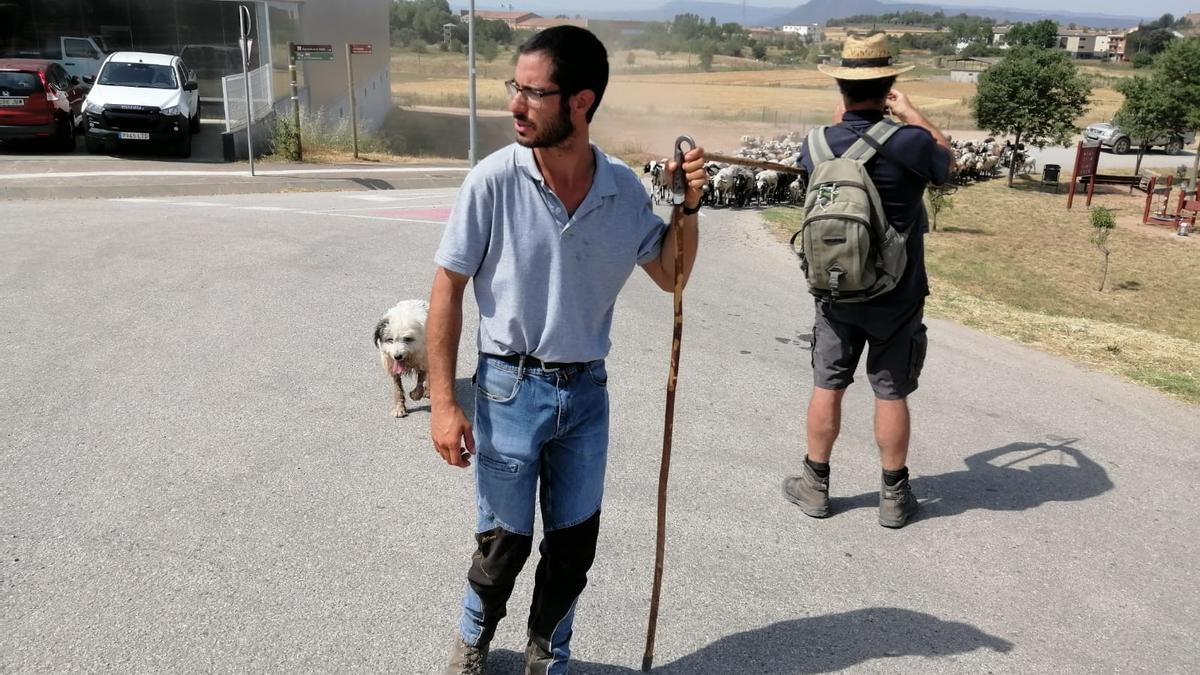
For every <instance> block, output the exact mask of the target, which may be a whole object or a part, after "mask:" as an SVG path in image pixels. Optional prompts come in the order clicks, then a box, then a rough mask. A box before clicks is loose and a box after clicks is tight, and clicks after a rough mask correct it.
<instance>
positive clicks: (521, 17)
mask: <svg viewBox="0 0 1200 675" xmlns="http://www.w3.org/2000/svg"><path fill="white" fill-rule="evenodd" d="M470 14H471V10H469V9H463V10H459V12H458V15H459V16H460V17H461V18H462V19H463V20H464V21H466V22H468V23H469V22H470V21H471V19H470V16H469V15H470ZM475 16H477V17H479V18H480V19H485V20H487V21H503V22H504V23H506V24H508V27H509V28H516V27H517V24H519V23H521V22H522V21H528V20H530V19H537V18H541V17H539V16H538V15H537V14H534V13H533V12H493V11H489V10H481V9H477V10H475Z"/></svg>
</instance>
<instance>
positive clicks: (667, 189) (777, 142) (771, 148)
mask: <svg viewBox="0 0 1200 675" xmlns="http://www.w3.org/2000/svg"><path fill="white" fill-rule="evenodd" d="M802 142H803V136H802V135H797V134H795V133H792V134H788V135H784V136H776V137H775V138H773V139H770V140H767V139H763V138H761V137H754V136H743V137H742V147H741V149H740V150H738V152H737V156H738V157H744V158H746V159H754V160H760V161H766V162H774V163H777V164H783V165H785V166H795V165H796V160H797V158H798V157H799V154H800V146H801V144H802ZM666 170H667V160H666V159H665V158H664V159H661V160H654V161H649V162H646V164H645V166H643V167H642V172H643V173H644V174H647V175H649V176H650V198H651V200H652V201H653V202H654V203H655V204H662V203H666V202H669V201H670V199H671V178H670V176H668V175H667V172H666ZM704 170H705V171H706V172H707V173H708V184H707V185H705V186H704V197H703V198H702V199H701V202H700V203H701V204H702V205H704V206H709V207H731V206H735V207H739V208H742V207H746V206H751V205H753V206H768V205H772V204H800V203H803V202H804V182H803V181H802V180H798V179H799V176H798V175H797V174H794V173H788V172H783V171H775V170H773V169H765V170H762V171H755V170H754V169H751V168H749V167H745V166H740V165H737V164H724V163H722V162H706V163H705V164H704Z"/></svg>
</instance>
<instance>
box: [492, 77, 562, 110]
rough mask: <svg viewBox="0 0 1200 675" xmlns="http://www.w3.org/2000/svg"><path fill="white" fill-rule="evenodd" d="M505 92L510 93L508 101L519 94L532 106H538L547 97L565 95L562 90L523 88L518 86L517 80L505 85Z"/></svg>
mask: <svg viewBox="0 0 1200 675" xmlns="http://www.w3.org/2000/svg"><path fill="white" fill-rule="evenodd" d="M504 90H505V91H507V92H508V99H509V100H510V101H511V100H512V99H513V98H514V97H515V96H517V95H518V94H520V95H521V98H524V99H525V101H526V102H528V103H529V104H530V105H537V104H539V103H541V102H542V99H543V98H545V97H547V96H554V95H556V94H561V93H563V90H562V89H553V90H552V89H535V88H533V87H522V86H521V85H519V84H517V81H516V80H509V81H508V82H505V83H504Z"/></svg>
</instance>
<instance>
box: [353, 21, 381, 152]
mask: <svg viewBox="0 0 1200 675" xmlns="http://www.w3.org/2000/svg"><path fill="white" fill-rule="evenodd" d="M374 53H375V47H374V46H373V45H370V44H366V43H351V42H347V43H346V75H347V79H349V81H350V133H351V137H352V138H353V139H354V159H358V104H357V103H356V102H355V97H354V58H353V57H354V55H355V54H374Z"/></svg>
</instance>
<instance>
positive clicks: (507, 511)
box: [459, 354, 608, 675]
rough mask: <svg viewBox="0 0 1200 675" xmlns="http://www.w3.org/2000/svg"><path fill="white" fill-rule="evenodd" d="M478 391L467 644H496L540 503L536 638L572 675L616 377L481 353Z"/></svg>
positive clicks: (596, 369)
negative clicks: (575, 626)
mask: <svg viewBox="0 0 1200 675" xmlns="http://www.w3.org/2000/svg"><path fill="white" fill-rule="evenodd" d="M534 363H536V362H534ZM475 385H476V386H475V451H476V454H475V493H476V506H477V520H476V528H475V529H476V540H477V543H478V549H477V550H476V552H475V554H474V555H473V556H472V564H471V570H470V572H469V573H468V575H467V580H468V584H467V589H466V597H465V598H464V600H463V612H462V618H461V619H460V621H459V627H460V630H461V632H462V637H463V640H464V641H466V642H467V643H468V644H473V645H478V644H484V643H487V642H489V641H490V640H491V638H492V635H493V634H494V633H495V630H496V624H497V623H499V621H500V619H501V618H503V617H504V615H505V613H506V605H507V601H508V596H509V595H510V594H511V593H512V587H513V584H514V583H515V581H516V578H517V574H518V573H519V572H520V571H521V567H522V566H523V565H524V562H525V559H526V558H527V557H528V556H529V553H530V549H531V548H532V541H533V525H534V509H535V507H536V505H537V503H538V502H539V501H540V504H541V511H542V529H543V532H544V536H543V539H542V543H541V547H540V552H541V559H540V561H539V562H538V567H537V572H536V578H535V583H534V592H533V601H532V603H531V606H530V611H529V633H530V639H531V640H534V641H536V642H539V643H540V644H542V645H544V646H548V648H549V651H550V653H551V663H550V668H549V671H548V672H549V673H551V675H555V674H559V673H565V672H566V668H567V659H568V657H569V656H570V640H571V625H572V621H573V619H574V614H575V602H576V600H577V599H578V597H579V594H580V593H581V592H582V591H583V588H584V586H585V585H586V584H587V572H588V570H589V569H590V568H591V565H592V561H593V559H594V557H595V550H596V538H597V536H598V533H599V522H600V505H601V501H602V498H603V495H604V470H605V463H606V461H607V458H608V390H607V385H608V374H607V372H606V371H605V369H604V362H603V361H592V362H590V363H586V364H577V365H572V366H569V367H566V368H559V369H553V370H550V369H543V368H540V367H532V366H530V365H526V364H525V363H524V362H522V363H520V364H511V363H507V362H505V361H501V360H499V359H497V358H495V357H491V356H489V355H487V354H481V355H480V357H479V367H478V369H477V371H476V373H475Z"/></svg>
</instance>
